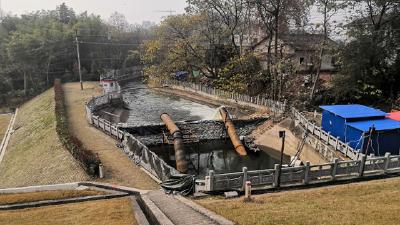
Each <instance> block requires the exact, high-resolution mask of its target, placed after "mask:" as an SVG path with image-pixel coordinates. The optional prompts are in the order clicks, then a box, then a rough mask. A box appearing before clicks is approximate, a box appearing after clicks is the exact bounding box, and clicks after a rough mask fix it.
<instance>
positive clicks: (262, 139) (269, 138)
mask: <svg viewBox="0 0 400 225" xmlns="http://www.w3.org/2000/svg"><path fill="white" fill-rule="evenodd" d="M285 123H288V120H287V119H286V120H284V121H283V122H281V123H280V124H276V125H273V126H272V127H271V128H270V129H267V130H266V131H263V132H260V133H261V134H258V135H256V136H255V137H256V141H255V142H256V143H257V144H258V145H259V146H260V148H261V149H272V150H275V153H276V154H273V155H279V152H280V148H281V142H282V140H281V139H280V138H279V135H278V134H279V131H281V130H284V131H286V139H285V154H286V155H290V156H294V155H295V154H296V152H297V150H296V149H297V145H298V143H299V141H300V140H299V138H297V137H296V136H295V135H294V134H293V133H292V132H291V131H290V130H289V129H287V128H286V127H288V126H286V125H285ZM300 160H301V161H303V162H305V161H310V163H311V164H321V163H326V161H325V160H324V159H323V158H322V157H321V156H320V155H319V154H318V153H317V152H315V150H314V149H313V148H312V147H311V146H309V145H308V144H305V145H304V148H303V151H302V153H301V155H300Z"/></svg>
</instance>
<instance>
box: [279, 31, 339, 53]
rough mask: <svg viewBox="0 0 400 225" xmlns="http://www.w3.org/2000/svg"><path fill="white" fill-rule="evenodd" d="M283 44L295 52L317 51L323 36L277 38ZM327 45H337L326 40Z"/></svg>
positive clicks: (284, 36) (301, 35) (298, 35)
mask: <svg viewBox="0 0 400 225" xmlns="http://www.w3.org/2000/svg"><path fill="white" fill-rule="evenodd" d="M279 38H280V39H281V40H282V41H283V42H284V43H285V44H288V45H290V46H292V47H293V48H294V49H296V50H318V49H320V48H321V44H322V43H323V41H324V35H323V34H309V33H299V34H283V35H281V36H280V37H279ZM327 42H328V43H327V44H328V45H337V43H336V42H334V41H333V40H331V39H329V38H328V41H327Z"/></svg>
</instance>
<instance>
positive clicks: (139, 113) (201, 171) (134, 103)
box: [98, 82, 279, 178]
mask: <svg viewBox="0 0 400 225" xmlns="http://www.w3.org/2000/svg"><path fill="white" fill-rule="evenodd" d="M122 93H123V102H124V103H123V105H115V106H110V107H107V108H103V109H101V111H99V112H98V114H99V115H100V116H101V117H102V118H105V119H107V120H110V121H112V122H114V123H120V124H124V126H125V127H127V128H128V129H127V131H129V132H130V133H131V134H132V135H134V136H136V137H137V138H138V139H139V140H141V141H142V142H143V143H144V144H145V145H147V146H148V147H149V149H150V150H151V151H153V152H154V153H156V154H157V155H158V156H159V157H160V158H162V159H163V160H164V161H165V162H166V163H167V164H169V165H171V166H172V167H175V166H176V163H175V154H174V146H173V145H171V144H168V143H164V141H163V140H162V139H163V136H162V135H163V133H164V132H166V131H165V129H162V128H160V123H161V120H160V115H161V114H162V113H168V114H169V115H171V117H172V118H173V119H174V121H177V122H178V121H198V120H207V121H210V120H212V119H213V118H215V116H216V115H217V112H218V110H217V108H218V105H215V104H204V103H202V102H201V103H200V102H194V101H191V100H188V99H185V98H182V97H179V96H175V95H171V94H166V93H163V92H160V91H159V90H157V89H151V88H148V87H147V85H145V84H142V83H140V82H129V83H127V84H126V85H124V86H123V88H122ZM239 114H240V112H239ZM239 114H238V115H239ZM206 124H209V122H208V123H205V127H204V128H203V129H204V130H203V131H202V130H201V129H199V128H198V126H199V124H197V125H196V127H197V128H196V129H195V130H194V131H193V132H194V133H197V134H196V136H201V137H203V138H200V139H199V140H197V141H195V142H193V143H186V144H185V151H186V156H187V159H188V163H189V171H188V173H190V174H193V175H196V176H197V178H203V177H204V176H205V175H206V174H208V172H209V171H210V170H213V171H214V172H215V173H216V174H221V173H230V172H240V171H242V168H243V167H247V168H248V169H249V170H262V169H272V168H273V167H274V164H276V163H278V162H279V160H278V159H277V158H276V154H273V155H274V156H272V154H269V152H268V149H267V150H266V149H263V150H262V151H258V152H248V155H247V156H239V155H238V154H237V153H236V151H235V149H234V147H233V146H232V143H231V142H230V139H229V137H226V136H225V137H222V136H223V135H221V136H218V135H215V133H223V134H224V135H225V133H226V132H225V131H224V128H223V124H222V123H221V125H218V126H219V127H218V126H217V125H215V124H214V125H211V126H210V125H206ZM256 125H257V123H255V122H254V121H252V122H249V123H248V124H246V122H244V123H243V122H241V123H240V125H239V128H238V133H239V134H240V135H248V134H249V133H250V132H251V130H252V129H255V128H256ZM178 126H179V125H178ZM186 126H189V125H186ZM155 127H156V128H155ZM215 127H218V129H216V130H218V131H210V130H211V129H214V128H215ZM204 133H210V134H211V135H209V136H215V137H218V138H209V137H207V138H204V137H206V136H207V135H204Z"/></svg>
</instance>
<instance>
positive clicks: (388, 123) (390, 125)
mask: <svg viewBox="0 0 400 225" xmlns="http://www.w3.org/2000/svg"><path fill="white" fill-rule="evenodd" d="M347 125H348V126H350V127H354V128H356V129H357V130H361V131H363V132H368V131H369V128H370V127H372V126H373V127H375V130H376V131H384V130H397V129H400V122H399V121H395V120H392V119H381V120H367V121H359V122H351V123H348V124H347Z"/></svg>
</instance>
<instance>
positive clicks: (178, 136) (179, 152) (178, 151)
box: [161, 113, 188, 173]
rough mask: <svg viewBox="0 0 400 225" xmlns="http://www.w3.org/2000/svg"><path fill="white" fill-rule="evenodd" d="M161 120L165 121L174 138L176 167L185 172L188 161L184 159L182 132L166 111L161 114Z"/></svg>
mask: <svg viewBox="0 0 400 225" xmlns="http://www.w3.org/2000/svg"><path fill="white" fill-rule="evenodd" d="M161 120H162V121H163V122H164V123H165V125H166V126H167V129H168V131H169V132H170V134H171V135H172V137H173V139H174V149H175V160H176V169H177V170H178V171H179V172H181V173H186V172H187V170H188V162H187V160H186V152H185V149H184V145H183V135H182V132H181V130H180V129H179V128H178V126H176V124H175V123H174V121H173V120H172V119H171V117H170V116H169V115H168V114H167V113H163V114H161Z"/></svg>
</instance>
